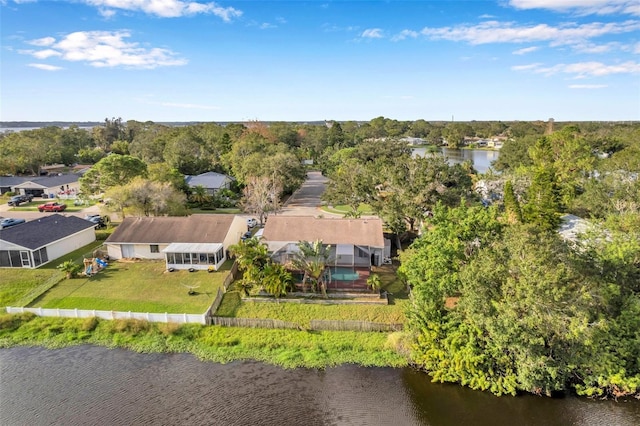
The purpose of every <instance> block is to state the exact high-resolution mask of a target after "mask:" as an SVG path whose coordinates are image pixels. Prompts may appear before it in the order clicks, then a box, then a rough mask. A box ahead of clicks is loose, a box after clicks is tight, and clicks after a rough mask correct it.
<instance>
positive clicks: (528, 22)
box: [0, 0, 640, 121]
mask: <svg viewBox="0 0 640 426" xmlns="http://www.w3.org/2000/svg"><path fill="white" fill-rule="evenodd" d="M0 14H1V15H0V24H1V29H0V36H1V57H0V59H1V65H0V71H1V74H0V102H1V106H0V120H2V121H14V120H27V121H52V120H64V121H101V120H103V119H104V118H105V117H122V118H123V119H124V120H139V121H146V120H152V121H245V120H261V121H273V120H282V121H312V120H324V119H327V120H328V119H333V120H370V119H372V118H375V117H378V116H385V117H387V118H393V119H397V120H416V119H420V118H422V119H425V120H451V119H452V117H453V118H454V119H455V120H461V121H462V120H505V121H506V120H538V119H540V120H546V119H548V118H550V117H553V118H554V119H555V120H556V121H569V120H640V61H639V58H640V2H638V1H637V0H496V1H483V0H470V1H444V0H441V1H408V2H403V1H219V2H215V3H214V2H207V1H206V0H69V1H64V0H47V1H43V0H19V1H15V0H0Z"/></svg>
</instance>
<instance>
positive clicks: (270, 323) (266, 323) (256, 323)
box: [211, 317, 302, 330]
mask: <svg viewBox="0 0 640 426" xmlns="http://www.w3.org/2000/svg"><path fill="white" fill-rule="evenodd" d="M211 324H212V325H222V326H225V327H244V328H279V329H283V328H284V329H293V330H301V329H302V327H300V326H299V325H298V324H295V323H292V322H287V321H282V320H277V319H269V318H227V317H211Z"/></svg>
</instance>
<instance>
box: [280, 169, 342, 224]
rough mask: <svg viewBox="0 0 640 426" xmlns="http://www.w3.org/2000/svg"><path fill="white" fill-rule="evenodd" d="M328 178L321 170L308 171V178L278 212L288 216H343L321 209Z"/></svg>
mask: <svg viewBox="0 0 640 426" xmlns="http://www.w3.org/2000/svg"><path fill="white" fill-rule="evenodd" d="M328 180H329V179H327V178H326V177H324V176H322V173H320V172H308V173H307V180H305V181H304V183H303V184H302V186H301V187H300V188H299V189H298V190H297V191H296V192H294V193H293V195H291V197H289V199H288V200H287V201H286V202H285V203H284V205H283V207H282V210H280V211H279V212H278V214H279V215H287V216H319V215H323V216H337V217H341V216H342V215H333V214H331V213H327V212H325V211H322V210H320V206H321V205H322V200H321V199H320V197H321V196H322V193H323V192H324V190H325V188H326V186H327V181H328Z"/></svg>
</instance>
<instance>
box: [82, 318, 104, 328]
mask: <svg viewBox="0 0 640 426" xmlns="http://www.w3.org/2000/svg"><path fill="white" fill-rule="evenodd" d="M99 322H100V321H98V318H96V317H89V318H85V319H84V321H82V325H80V330H82V331H93V330H95V329H96V327H97V326H98V324H99Z"/></svg>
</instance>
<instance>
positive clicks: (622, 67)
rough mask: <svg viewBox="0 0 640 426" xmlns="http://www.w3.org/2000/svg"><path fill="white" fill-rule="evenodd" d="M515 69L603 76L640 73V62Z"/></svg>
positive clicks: (532, 66)
mask: <svg viewBox="0 0 640 426" xmlns="http://www.w3.org/2000/svg"><path fill="white" fill-rule="evenodd" d="M511 69H512V70H514V71H531V72H534V73H536V74H545V75H547V76H550V75H554V74H571V75H572V77H573V78H577V79H579V78H586V77H603V76H607V75H611V74H640V63H637V62H633V61H627V62H623V63H619V64H613V65H607V64H603V63H602V62H596V61H589V62H576V63H573V64H558V65H553V66H551V67H543V66H542V65H541V64H530V65H519V66H514V67H511Z"/></svg>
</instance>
